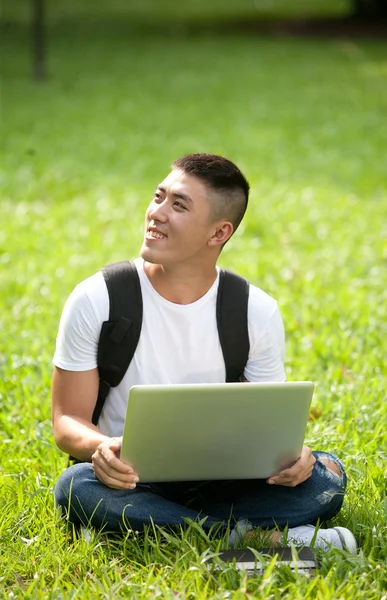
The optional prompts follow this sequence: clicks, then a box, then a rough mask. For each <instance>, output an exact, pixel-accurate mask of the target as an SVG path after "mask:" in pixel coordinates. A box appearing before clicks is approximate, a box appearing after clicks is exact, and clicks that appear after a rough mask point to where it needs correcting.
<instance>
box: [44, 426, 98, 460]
mask: <svg viewBox="0 0 387 600" xmlns="http://www.w3.org/2000/svg"><path fill="white" fill-rule="evenodd" d="M54 438H55V442H56V444H57V446H58V448H60V449H61V450H63V452H66V453H67V454H70V455H71V456H73V457H74V458H77V459H78V460H84V461H89V460H91V456H92V454H93V453H94V452H95V450H96V449H97V447H98V446H99V444H100V443H101V442H104V441H106V440H108V439H109V437H108V436H106V435H104V434H103V433H101V431H100V430H99V429H98V427H96V426H95V425H93V424H92V423H90V422H88V421H84V420H83V419H81V418H79V417H75V416H72V415H61V416H60V417H59V418H58V419H57V420H56V421H55V423H54Z"/></svg>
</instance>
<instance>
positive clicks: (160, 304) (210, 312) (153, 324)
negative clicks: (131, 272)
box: [53, 258, 285, 436]
mask: <svg viewBox="0 0 387 600" xmlns="http://www.w3.org/2000/svg"><path fill="white" fill-rule="evenodd" d="M135 264H136V267H137V270H138V274H139V277H140V283H141V292H142V298H143V321H142V328H141V335H140V340H139V343H138V346H137V349H136V352H135V354H134V356H133V359H132V362H131V363H130V365H129V368H128V370H127V372H126V374H125V376H124V378H123V380H122V381H121V383H120V384H119V385H118V386H117V387H115V388H112V389H111V391H110V394H109V396H108V398H107V400H106V402H105V405H104V408H103V411H102V413H101V416H100V419H99V422H98V426H99V427H100V429H101V431H102V432H103V433H104V434H105V435H108V436H120V435H122V432H123V426H124V421H125V414H126V405H127V401H128V395H129V390H130V388H131V386H132V385H139V384H143V385H144V384H158V383H159V384H171V383H219V382H224V381H225V377H226V370H225V365H224V360H223V354H222V349H221V346H220V342H219V336H218V328H217V323H216V298H217V291H218V284H219V274H218V277H217V279H216V281H215V282H214V284H213V285H212V287H211V288H210V289H209V290H208V292H207V293H206V294H205V295H204V296H202V298H200V299H199V300H197V301H196V302H193V303H192V304H175V303H173V302H169V301H168V300H166V299H165V298H163V297H162V296H160V294H159V293H158V292H157V291H156V290H155V289H154V288H153V286H152V284H151V283H150V281H149V279H148V277H147V275H146V274H145V271H144V261H143V259H142V258H138V259H136V260H135ZM108 318H109V296H108V291H107V288H106V284H105V281H104V279H103V275H102V273H101V272H98V273H96V274H95V275H92V276H91V277H89V278H88V279H86V280H85V281H83V282H82V283H80V284H79V285H77V286H76V287H75V289H74V291H73V292H72V294H71V295H70V297H69V299H68V300H67V302H66V305H65V307H64V309H63V313H62V317H61V321H60V325H59V332H58V336H57V340H56V351H55V355H54V358H53V363H54V365H56V366H57V367H59V368H61V369H65V370H68V371H88V370H90V369H94V368H95V367H97V347H98V340H99V335H100V331H101V327H102V323H103V321H107V320H108ZM248 328H249V339H250V352H249V358H248V362H247V365H246V368H245V372H244V375H245V377H246V379H247V380H248V381H285V371H284V356H285V336H284V328H283V323H282V319H281V315H280V312H279V310H278V306H277V302H276V301H275V300H274V299H273V298H271V297H270V296H268V295H267V294H266V293H265V292H263V291H262V290H260V289H259V288H256V287H255V286H252V285H250V294H249V303H248Z"/></svg>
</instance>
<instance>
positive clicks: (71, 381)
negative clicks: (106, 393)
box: [52, 367, 138, 489]
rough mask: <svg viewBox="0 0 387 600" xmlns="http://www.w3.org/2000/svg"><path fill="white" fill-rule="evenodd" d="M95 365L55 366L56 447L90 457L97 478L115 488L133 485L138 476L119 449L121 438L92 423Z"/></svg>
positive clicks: (78, 455) (77, 455)
mask: <svg viewBox="0 0 387 600" xmlns="http://www.w3.org/2000/svg"><path fill="white" fill-rule="evenodd" d="M98 385H99V378H98V369H91V370H90V371H65V370H63V369H59V368H58V367H55V368H54V373H53V377H52V422H53V429H54V438H55V442H56V443H57V445H58V447H59V448H60V449H61V450H63V451H64V452H67V453H68V454H71V456H74V458H78V459H79V460H81V461H91V463H92V465H93V469H94V473H95V476H96V477H97V479H99V480H100V481H102V482H103V483H105V484H106V485H108V486H109V487H112V488H115V489H133V488H135V487H136V483H137V481H138V477H137V475H136V473H135V472H134V470H133V469H132V467H131V466H130V465H127V464H125V463H124V462H122V461H121V460H120V459H119V457H118V453H119V451H120V448H121V438H109V437H108V436H106V435H104V434H103V433H102V432H101V431H100V430H99V429H98V427H96V426H95V425H93V424H92V416H93V410H94V407H95V403H96V399H97V396H98Z"/></svg>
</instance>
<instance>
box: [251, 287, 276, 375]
mask: <svg viewBox="0 0 387 600" xmlns="http://www.w3.org/2000/svg"><path fill="white" fill-rule="evenodd" d="M254 290H255V292H254ZM257 292H259V294H257ZM251 295H252V298H251V301H250V300H249V311H248V324H249V337H250V352H249V359H248V361H247V365H246V367H245V372H244V376H245V377H246V379H247V380H248V381H251V382H260V381H262V382H270V381H278V382H282V381H285V380H286V374H285V366H284V363H285V331H284V325H283V321H282V317H281V314H280V311H279V308H278V305H277V302H276V301H275V300H274V299H273V298H271V297H270V296H268V295H266V294H264V292H262V291H261V290H257V288H253V294H251Z"/></svg>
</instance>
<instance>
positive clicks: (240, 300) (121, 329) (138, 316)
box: [92, 261, 250, 425]
mask: <svg viewBox="0 0 387 600" xmlns="http://www.w3.org/2000/svg"><path fill="white" fill-rule="evenodd" d="M102 273H103V276H104V279H105V282H106V286H107V289H108V292H109V302H110V309H109V320H108V321H104V323H103V324H102V329H101V333H100V337H99V342H98V355H97V362H98V371H99V391H98V398H97V402H96V405H95V409H94V412H93V417H92V421H93V424H94V425H97V423H98V419H99V417H100V415H101V412H102V408H103V406H104V403H105V400H106V398H107V396H108V394H109V392H110V388H112V387H116V386H117V385H118V384H119V383H120V382H121V380H122V379H123V377H124V375H125V373H126V371H127V369H128V367H129V365H130V362H131V360H132V358H133V355H134V353H135V351H136V348H137V344H138V341H139V339H140V334H141V325H142V295H141V285H140V280H139V276H138V273H137V269H136V266H135V264H134V263H133V262H128V261H123V262H118V263H114V264H111V265H108V266H107V267H104V268H103V269H102ZM248 298H249V284H248V282H247V281H246V280H245V279H243V277H240V276H239V275H236V274H235V273H231V272H230V271H226V270H225V269H221V270H220V278H219V288H218V296H217V303H216V320H217V324H218V333H219V340H220V345H221V348H222V352H223V358H224V362H225V366H226V381H227V382H232V381H240V377H241V375H242V374H243V371H244V368H245V365H246V363H247V359H248V355H249V348H250V343H249V333H248V325H247V305H248Z"/></svg>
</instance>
